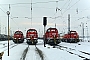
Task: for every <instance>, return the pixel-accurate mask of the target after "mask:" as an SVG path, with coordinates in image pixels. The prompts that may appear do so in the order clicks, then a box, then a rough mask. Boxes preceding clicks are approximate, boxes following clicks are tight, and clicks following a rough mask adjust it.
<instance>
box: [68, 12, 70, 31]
mask: <svg viewBox="0 0 90 60" xmlns="http://www.w3.org/2000/svg"><path fill="white" fill-rule="evenodd" d="M68 33H70V14H68Z"/></svg>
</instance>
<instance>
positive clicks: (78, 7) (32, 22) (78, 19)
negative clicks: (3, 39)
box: [0, 0, 90, 36]
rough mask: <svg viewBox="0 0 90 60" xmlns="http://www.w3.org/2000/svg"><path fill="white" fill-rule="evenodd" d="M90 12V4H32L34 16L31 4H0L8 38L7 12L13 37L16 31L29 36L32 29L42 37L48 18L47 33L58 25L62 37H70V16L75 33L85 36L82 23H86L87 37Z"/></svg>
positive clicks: (69, 0) (40, 0)
mask: <svg viewBox="0 0 90 60" xmlns="http://www.w3.org/2000/svg"><path fill="white" fill-rule="evenodd" d="M9 4H10V8H9ZM56 8H58V9H57V11H56ZM89 10H90V1H89V0H37V1H36V0H32V12H31V0H0V26H1V28H0V29H1V33H2V34H7V27H8V26H7V25H8V22H7V20H8V16H7V13H6V12H7V11H10V18H9V20H10V34H13V33H14V32H15V31H16V30H21V31H22V32H23V33H24V34H25V33H26V31H27V30H28V29H29V28H35V29H36V30H37V31H38V33H39V35H41V36H42V35H43V30H44V26H43V17H47V25H46V29H48V28H49V27H55V24H56V28H57V29H58V30H59V33H64V32H65V33H67V32H68V14H70V25H71V26H70V28H71V30H76V31H77V32H78V33H79V35H82V32H83V31H82V23H84V30H85V35H90V33H89V29H90V27H89V25H90V24H89V22H90V12H89ZM31 18H32V19H31ZM80 25H81V26H80ZM86 26H87V27H86ZM87 33H88V34H87Z"/></svg>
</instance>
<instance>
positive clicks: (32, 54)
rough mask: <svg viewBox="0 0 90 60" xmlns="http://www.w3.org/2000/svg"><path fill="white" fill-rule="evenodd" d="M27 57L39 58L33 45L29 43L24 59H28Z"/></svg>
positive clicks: (37, 59)
mask: <svg viewBox="0 0 90 60" xmlns="http://www.w3.org/2000/svg"><path fill="white" fill-rule="evenodd" d="M28 59H30V60H41V58H40V56H39V54H38V53H37V52H36V47H35V45H29V48H28V52H27V55H26V58H25V60H28Z"/></svg>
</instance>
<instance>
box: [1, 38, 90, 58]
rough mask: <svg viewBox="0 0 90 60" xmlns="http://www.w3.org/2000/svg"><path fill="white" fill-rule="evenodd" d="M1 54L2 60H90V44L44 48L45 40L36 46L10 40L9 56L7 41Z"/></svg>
mask: <svg viewBox="0 0 90 60" xmlns="http://www.w3.org/2000/svg"><path fill="white" fill-rule="evenodd" d="M0 45H1V46H0V52H2V51H4V55H3V57H2V60H90V49H89V46H90V42H78V43H65V42H61V43H60V44H58V45H54V46H51V45H48V44H46V47H44V46H43V45H44V43H43V40H40V39H38V43H37V44H36V45H28V44H27V43H26V40H25V41H24V43H20V44H15V43H14V42H13V41H12V40H10V46H9V49H10V52H9V56H8V49H7V41H1V42H0Z"/></svg>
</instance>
